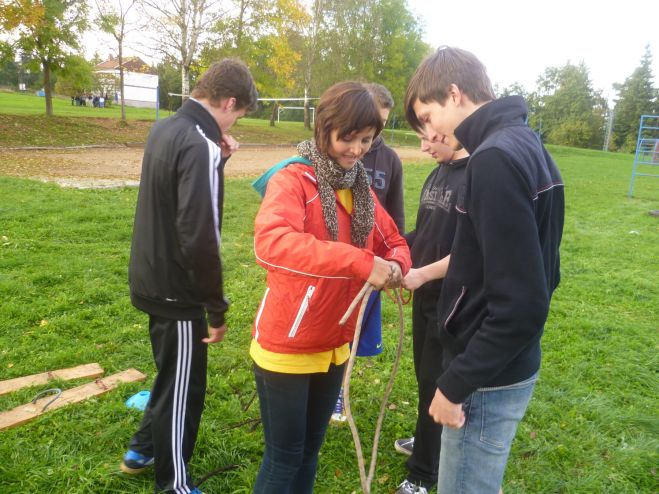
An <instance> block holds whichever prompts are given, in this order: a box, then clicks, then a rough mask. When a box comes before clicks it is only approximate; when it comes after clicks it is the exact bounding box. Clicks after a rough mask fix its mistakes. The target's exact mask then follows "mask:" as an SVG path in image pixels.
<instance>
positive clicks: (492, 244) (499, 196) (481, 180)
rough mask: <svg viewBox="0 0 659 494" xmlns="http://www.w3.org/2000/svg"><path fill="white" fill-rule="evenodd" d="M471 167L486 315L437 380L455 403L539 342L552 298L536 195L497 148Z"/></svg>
mask: <svg viewBox="0 0 659 494" xmlns="http://www.w3.org/2000/svg"><path fill="white" fill-rule="evenodd" d="M470 166H471V168H472V173H471V175H470V185H471V190H470V193H469V198H468V199H467V204H466V205H467V212H468V215H469V219H470V220H471V221H472V222H473V226H474V231H475V235H476V241H477V242H478V244H479V247H480V251H481V253H482V257H483V290H484V296H485V299H486V302H487V315H486V317H485V319H484V321H483V323H482V325H481V326H480V327H479V328H478V329H477V330H476V332H475V333H474V336H473V337H472V338H471V339H470V340H469V343H468V344H467V346H466V348H465V351H464V352H463V353H461V354H460V355H458V356H457V357H456V358H455V359H453V360H452V361H451V363H450V365H449V366H448V368H447V369H446V371H445V372H444V373H443V374H442V376H441V377H440V378H439V379H438V380H437V385H438V387H439V389H440V390H441V391H442V393H443V394H444V395H445V396H446V397H447V398H448V399H449V400H450V401H452V402H453V403H460V402H462V401H464V400H465V399H466V398H467V396H468V395H469V394H470V393H471V392H473V391H475V390H476V389H478V388H480V387H482V386H484V385H485V384H486V383H487V382H489V381H491V379H492V378H493V377H495V376H497V375H498V374H499V373H500V372H501V371H503V370H504V369H505V368H506V366H507V365H508V364H509V363H510V362H511V361H512V360H513V359H514V358H515V357H516V356H517V355H518V354H519V353H520V352H521V351H522V350H523V349H525V348H526V347H527V346H528V345H531V344H534V343H536V342H537V341H538V340H539V339H540V337H541V335H542V330H543V326H544V323H545V321H546V319H547V314H548V312H549V300H550V294H549V292H548V289H547V282H546V280H545V273H544V264H543V258H542V250H541V245H540V240H539V236H538V228H537V224H536V221H535V210H534V196H535V192H536V191H535V190H531V188H532V185H531V184H530V183H529V180H528V179H527V178H526V177H524V176H523V175H522V174H521V173H520V171H519V169H518V168H517V167H516V166H515V164H514V163H512V162H511V161H510V159H509V158H508V157H507V156H506V155H504V154H503V153H502V152H501V151H498V150H496V149H492V150H488V151H485V152H483V153H481V154H479V155H476V156H474V157H473V158H472V161H471V162H470ZM455 248H456V249H459V248H460V246H459V245H455Z"/></svg>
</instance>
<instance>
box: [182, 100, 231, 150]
mask: <svg viewBox="0 0 659 494" xmlns="http://www.w3.org/2000/svg"><path fill="white" fill-rule="evenodd" d="M176 114H177V115H181V116H182V117H184V118H188V119H190V120H192V121H193V122H194V123H196V124H197V125H199V127H200V128H201V130H202V131H203V133H204V135H205V136H206V137H207V138H208V139H210V140H211V141H213V142H215V143H218V144H219V142H220V138H221V137H222V131H221V130H220V126H219V125H217V122H216V121H215V119H214V118H213V115H211V114H210V113H209V112H208V110H206V108H204V107H203V106H202V105H201V103H199V102H197V101H194V100H192V99H188V100H186V101H185V103H183V106H181V108H179V109H178V111H177V112H176Z"/></svg>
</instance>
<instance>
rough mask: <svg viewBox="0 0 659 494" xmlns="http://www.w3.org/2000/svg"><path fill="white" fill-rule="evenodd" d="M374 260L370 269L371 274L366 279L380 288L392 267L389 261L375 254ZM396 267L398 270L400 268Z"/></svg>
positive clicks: (388, 277)
mask: <svg viewBox="0 0 659 494" xmlns="http://www.w3.org/2000/svg"><path fill="white" fill-rule="evenodd" d="M374 261H375V262H373V269H371V274H370V275H369V276H368V280H366V281H368V282H369V283H370V284H371V285H373V286H374V287H375V288H377V289H378V290H380V289H381V288H382V287H384V285H385V283H387V281H389V279H390V276H391V269H392V268H391V265H390V264H391V263H390V262H389V261H385V260H384V259H382V258H381V257H378V256H375V258H374ZM398 269H399V270H400V268H398Z"/></svg>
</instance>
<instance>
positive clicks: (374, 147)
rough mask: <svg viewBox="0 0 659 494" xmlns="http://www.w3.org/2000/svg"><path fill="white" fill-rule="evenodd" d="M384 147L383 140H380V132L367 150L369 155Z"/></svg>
mask: <svg viewBox="0 0 659 494" xmlns="http://www.w3.org/2000/svg"><path fill="white" fill-rule="evenodd" d="M383 145H384V139H383V138H382V132H380V133H379V134H378V135H377V137H376V138H375V139H373V144H371V149H369V150H368V151H369V153H370V152H371V151H377V150H378V149H379V148H381V147H382V146H383Z"/></svg>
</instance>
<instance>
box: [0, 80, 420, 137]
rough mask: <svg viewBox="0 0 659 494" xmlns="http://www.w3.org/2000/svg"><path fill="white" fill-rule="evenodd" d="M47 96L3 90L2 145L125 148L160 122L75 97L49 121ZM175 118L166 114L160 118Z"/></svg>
mask: <svg viewBox="0 0 659 494" xmlns="http://www.w3.org/2000/svg"><path fill="white" fill-rule="evenodd" d="M45 105H46V103H45V100H44V98H40V97H38V96H34V95H32V94H18V93H12V92H6V91H0V147H21V146H77V145H84V144H124V143H135V142H145V141H146V136H147V134H148V132H149V129H150V128H151V125H152V124H153V122H154V121H155V116H156V113H155V110H154V109H145V108H134V107H126V118H127V124H125V125H120V120H119V119H120V116H121V108H120V107H119V106H118V105H113V106H112V107H110V108H90V107H84V106H71V99H70V98H62V97H55V98H53V111H54V116H52V117H46V115H45V113H46V106H45ZM169 115H170V112H169V111H167V110H161V111H160V114H159V118H161V119H162V118H166V117H167V116H169ZM230 133H231V134H232V135H233V136H234V137H236V138H237V139H238V141H239V142H242V143H250V144H297V143H298V142H300V141H303V140H305V139H309V138H310V137H311V135H312V132H311V131H309V130H306V129H304V126H303V125H302V123H300V122H283V121H282V122H278V123H277V124H276V126H275V127H270V124H269V121H267V120H261V119H255V118H243V119H240V120H238V122H237V123H236V125H234V127H233V128H232V129H231V131H230ZM385 139H386V140H387V142H388V143H390V144H395V145H405V146H417V145H418V143H419V140H418V139H417V137H416V135H414V133H412V132H410V131H404V130H395V131H392V130H391V129H387V130H385Z"/></svg>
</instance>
